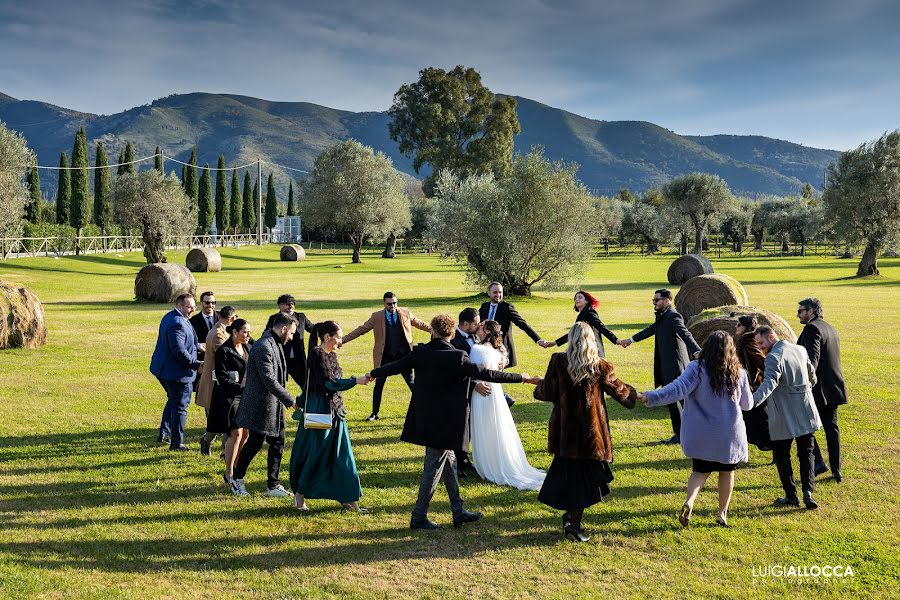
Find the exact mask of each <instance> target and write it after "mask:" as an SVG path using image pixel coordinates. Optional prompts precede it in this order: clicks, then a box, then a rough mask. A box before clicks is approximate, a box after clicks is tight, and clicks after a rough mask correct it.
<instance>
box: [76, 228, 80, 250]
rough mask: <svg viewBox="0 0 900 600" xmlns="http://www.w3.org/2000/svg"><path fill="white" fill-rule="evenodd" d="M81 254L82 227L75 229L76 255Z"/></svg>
mask: <svg viewBox="0 0 900 600" xmlns="http://www.w3.org/2000/svg"><path fill="white" fill-rule="evenodd" d="M79 254H81V227H79V228H78V229H76V230H75V256H78V255H79Z"/></svg>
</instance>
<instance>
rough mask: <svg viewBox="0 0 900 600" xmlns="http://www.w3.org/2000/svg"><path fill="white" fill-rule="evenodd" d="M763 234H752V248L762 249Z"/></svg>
mask: <svg viewBox="0 0 900 600" xmlns="http://www.w3.org/2000/svg"><path fill="white" fill-rule="evenodd" d="M762 243H763V236H762V235H758V234H756V233H754V234H753V249H754V250H762Z"/></svg>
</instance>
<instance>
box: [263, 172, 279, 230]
mask: <svg viewBox="0 0 900 600" xmlns="http://www.w3.org/2000/svg"><path fill="white" fill-rule="evenodd" d="M277 222H278V200H277V199H276V198H275V178H274V177H273V176H272V174H271V173H269V182H268V184H267V186H266V214H265V223H266V227H275V223H277Z"/></svg>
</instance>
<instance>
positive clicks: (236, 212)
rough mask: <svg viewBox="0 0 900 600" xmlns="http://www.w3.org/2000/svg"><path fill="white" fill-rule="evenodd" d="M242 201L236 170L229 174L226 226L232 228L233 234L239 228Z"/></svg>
mask: <svg viewBox="0 0 900 600" xmlns="http://www.w3.org/2000/svg"><path fill="white" fill-rule="evenodd" d="M242 204H243V200H241V182H240V181H238V176H237V169H235V170H234V171H232V172H231V210H229V213H230V214H229V217H230V218H229V219H228V224H229V225H231V226H232V227H234V232H235V233H237V228H238V227H240V226H241V209H242V208H243V206H242Z"/></svg>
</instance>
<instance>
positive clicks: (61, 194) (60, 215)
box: [56, 152, 72, 225]
mask: <svg viewBox="0 0 900 600" xmlns="http://www.w3.org/2000/svg"><path fill="white" fill-rule="evenodd" d="M59 167H60V168H59V185H58V186H57V188H56V222H57V223H58V224H60V225H68V224H69V202H70V200H71V198H72V180H71V178H70V176H69V159H68V158H66V153H65V152H63V153H61V154H60V155H59Z"/></svg>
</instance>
